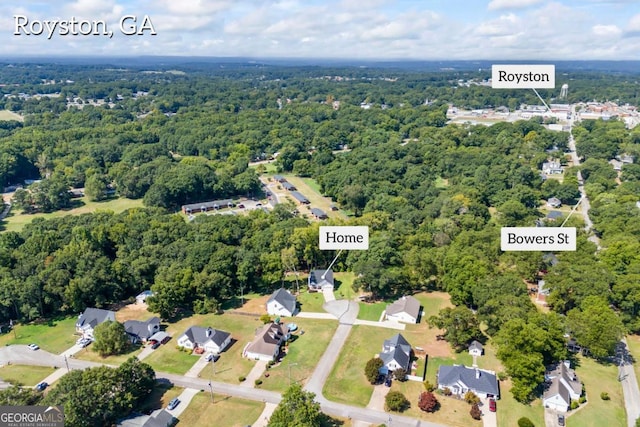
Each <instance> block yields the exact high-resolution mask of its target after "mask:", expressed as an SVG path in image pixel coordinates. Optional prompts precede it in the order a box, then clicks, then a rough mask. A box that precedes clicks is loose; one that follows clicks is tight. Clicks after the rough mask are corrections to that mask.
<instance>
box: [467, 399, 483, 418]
mask: <svg viewBox="0 0 640 427" xmlns="http://www.w3.org/2000/svg"><path fill="white" fill-rule="evenodd" d="M469 415H471V418H473V419H474V420H479V419H480V418H482V411H481V410H480V407H479V406H478V404H477V403H474V404H473V405H471V410H470V411H469Z"/></svg>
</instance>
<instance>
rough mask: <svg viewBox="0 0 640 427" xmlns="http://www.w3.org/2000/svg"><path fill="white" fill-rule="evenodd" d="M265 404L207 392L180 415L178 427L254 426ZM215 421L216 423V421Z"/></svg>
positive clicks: (199, 394)
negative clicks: (179, 426)
mask: <svg viewBox="0 0 640 427" xmlns="http://www.w3.org/2000/svg"><path fill="white" fill-rule="evenodd" d="M264 406H265V405H264V403H262V402H254V401H252V400H245V399H240V398H237V397H229V396H224V395H219V394H214V396H213V403H212V402H211V394H210V393H209V392H207V391H206V390H205V391H204V392H201V393H198V394H196V395H195V396H194V397H193V399H192V400H191V403H190V404H189V406H188V407H187V409H185V410H184V412H183V413H182V414H181V415H180V418H179V419H180V422H179V424H178V425H184V426H189V427H209V426H211V425H215V426H216V427H235V426H249V425H252V424H253V423H254V422H256V420H257V419H258V417H259V416H260V414H261V413H262V411H263V410H264ZM214 420H215V421H214Z"/></svg>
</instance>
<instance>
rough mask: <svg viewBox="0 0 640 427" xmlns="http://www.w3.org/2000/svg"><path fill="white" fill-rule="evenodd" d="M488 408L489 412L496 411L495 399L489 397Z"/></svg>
mask: <svg viewBox="0 0 640 427" xmlns="http://www.w3.org/2000/svg"><path fill="white" fill-rule="evenodd" d="M489 410H490V411H491V412H496V400H495V399H489Z"/></svg>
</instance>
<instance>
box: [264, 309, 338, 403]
mask: <svg viewBox="0 0 640 427" xmlns="http://www.w3.org/2000/svg"><path fill="white" fill-rule="evenodd" d="M288 321H289V319H287V320H286V321H285V323H287V322H288ZM292 321H293V322H295V323H296V324H297V325H298V331H299V330H300V329H302V330H304V335H297V332H296V333H294V335H295V336H296V338H295V341H293V342H292V343H291V344H289V346H288V353H287V355H286V356H285V357H284V358H283V359H282V362H280V363H279V364H278V365H276V366H274V367H272V368H271V369H269V370H268V371H267V372H268V373H269V377H268V378H263V381H264V383H263V384H262V385H261V388H266V389H269V390H274V391H279V392H284V391H285V390H286V389H287V388H288V387H289V369H290V370H291V381H298V382H300V383H302V384H305V383H306V381H307V380H308V379H309V377H311V374H312V373H313V370H314V369H315V367H316V365H317V364H318V361H319V360H320V357H321V356H322V355H323V354H324V352H325V351H326V350H327V346H328V345H329V342H330V341H331V338H333V334H334V333H335V331H336V328H337V327H338V322H336V321H333V320H317V319H302V318H299V319H292Z"/></svg>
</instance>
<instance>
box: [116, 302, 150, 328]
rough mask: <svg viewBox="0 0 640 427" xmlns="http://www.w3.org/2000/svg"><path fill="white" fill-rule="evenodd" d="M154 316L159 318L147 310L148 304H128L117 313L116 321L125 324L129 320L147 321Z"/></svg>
mask: <svg viewBox="0 0 640 427" xmlns="http://www.w3.org/2000/svg"><path fill="white" fill-rule="evenodd" d="M153 316H157V315H156V314H154V313H151V312H149V311H148V310H147V304H144V303H143V304H136V303H133V304H127V305H125V306H124V307H122V308H121V309H120V310H118V311H116V320H117V321H118V322H120V323H124V322H125V321H127V320H142V321H144V320H147V319H149V318H151V317H153Z"/></svg>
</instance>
